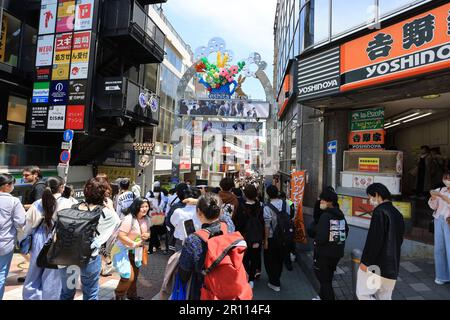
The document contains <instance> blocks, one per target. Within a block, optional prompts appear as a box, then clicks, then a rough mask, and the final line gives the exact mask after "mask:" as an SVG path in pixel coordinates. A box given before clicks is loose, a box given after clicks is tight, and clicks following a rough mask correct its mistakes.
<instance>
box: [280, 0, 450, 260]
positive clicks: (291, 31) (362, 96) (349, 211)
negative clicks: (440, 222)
mask: <svg viewBox="0 0 450 320" xmlns="http://www.w3.org/2000/svg"><path fill="white" fill-rule="evenodd" d="M449 11H450V7H449V4H448V2H447V1H383V0H376V1H374V0H367V1H366V0H365V1H358V2H351V4H350V2H349V1H339V0H316V1H313V0H311V1H279V3H278V7H277V14H276V20H275V29H274V30H275V48H277V49H276V52H275V57H274V63H275V65H276V66H277V67H276V68H275V71H274V83H275V84H276V85H275V86H274V87H275V88H276V90H277V92H276V96H277V97H278V104H279V120H280V121H281V128H282V139H281V140H282V141H283V142H282V148H281V149H282V150H281V152H282V155H281V156H282V157H281V158H282V159H281V160H282V161H281V165H280V177H281V178H282V179H283V177H284V181H286V182H287V183H286V184H285V185H284V187H285V188H287V187H288V185H289V177H290V174H291V173H292V169H297V170H305V171H306V173H307V184H306V189H305V200H304V205H305V206H306V207H307V210H306V211H307V212H308V211H310V210H308V208H312V207H313V205H314V202H315V200H316V199H317V196H318V194H319V193H320V191H321V190H322V188H324V187H325V186H328V185H332V186H334V187H335V189H336V191H337V193H338V194H339V196H340V205H341V208H342V210H343V211H344V213H345V214H346V216H347V220H348V221H349V223H350V224H351V225H352V226H353V230H354V232H353V234H355V235H357V236H355V237H354V238H353V237H352V238H351V239H350V240H351V241H350V242H352V243H351V245H350V247H351V248H353V247H358V246H360V242H361V239H363V238H364V236H365V234H366V232H367V228H368V226H369V223H370V217H371V211H372V210H373V207H370V204H368V201H367V195H366V194H365V188H366V187H367V186H368V185H370V184H371V183H374V182H381V183H383V184H385V185H386V186H388V188H389V189H390V191H391V193H392V194H393V196H394V204H395V205H396V206H397V207H398V208H399V210H400V211H401V212H402V214H403V215H404V218H405V221H406V225H407V239H411V240H414V241H419V242H422V243H425V244H424V245H425V246H426V244H432V235H431V234H430V233H428V224H429V221H428V220H429V219H428V218H427V217H429V214H431V212H430V209H429V208H428V206H427V203H426V201H427V194H428V192H429V190H430V189H432V188H436V187H438V186H439V182H440V180H442V179H441V178H442V177H441V176H442V172H443V171H445V170H447V168H448V165H446V163H448V161H447V158H448V151H449V148H448V143H449V136H448V132H449V131H448V129H449V111H450V110H449V108H448V94H447V92H448V91H449V88H448V85H447V83H448V81H447V80H446V79H448V70H449V69H448V68H449V66H450V47H449V46H448V43H449V42H450V12H449ZM294 119H295V121H297V123H296V125H295V121H294ZM293 127H296V131H294V130H286V129H288V128H293ZM283 128H286V129H284V130H283ZM290 132H295V136H296V141H294V142H293V143H291V140H293V139H289V134H290ZM425 145H426V146H429V147H431V148H433V149H434V153H433V155H432V156H431V155H430V158H429V159H430V161H431V162H430V163H431V164H430V163H428V162H427V163H426V164H423V162H420V161H419V159H420V157H419V155H420V149H421V146H425ZM336 150H337V153H336V155H335V156H333V155H332V154H333V153H335V152H336ZM427 157H428V155H427ZM294 160H295V162H294ZM427 161H428V160H427ZM436 163H437V164H436ZM358 242H359V244H358ZM411 248H415V246H412V247H411ZM407 251H408V252H409V253H411V254H414V252H412V251H414V250H413V249H411V250H409V249H408V250H407Z"/></svg>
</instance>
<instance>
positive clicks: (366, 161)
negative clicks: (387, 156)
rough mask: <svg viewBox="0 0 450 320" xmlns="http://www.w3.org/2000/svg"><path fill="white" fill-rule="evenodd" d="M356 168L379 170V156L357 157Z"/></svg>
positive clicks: (360, 169)
mask: <svg viewBox="0 0 450 320" xmlns="http://www.w3.org/2000/svg"><path fill="white" fill-rule="evenodd" d="M358 170H359V171H360V172H380V158H359V159H358Z"/></svg>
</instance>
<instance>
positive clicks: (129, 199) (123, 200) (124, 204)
mask: <svg viewBox="0 0 450 320" xmlns="http://www.w3.org/2000/svg"><path fill="white" fill-rule="evenodd" d="M135 198H136V196H135V194H134V193H133V192H132V191H126V192H124V193H122V194H121V195H120V196H119V197H118V198H117V207H116V212H117V214H118V215H119V217H120V218H121V219H122V218H123V217H124V213H123V211H124V210H125V209H128V208H129V207H130V206H131V204H132V203H133V201H134V199H135Z"/></svg>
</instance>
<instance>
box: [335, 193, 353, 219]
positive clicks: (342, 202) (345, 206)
mask: <svg viewBox="0 0 450 320" xmlns="http://www.w3.org/2000/svg"><path fill="white" fill-rule="evenodd" d="M338 202H339V208H340V209H341V210H342V212H343V213H344V215H346V216H349V217H351V216H352V213H353V198H352V197H349V196H342V195H338Z"/></svg>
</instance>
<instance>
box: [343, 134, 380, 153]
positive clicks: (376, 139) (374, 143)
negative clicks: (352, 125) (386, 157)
mask: <svg viewBox="0 0 450 320" xmlns="http://www.w3.org/2000/svg"><path fill="white" fill-rule="evenodd" d="M385 136H386V131H384V130H370V131H352V132H350V136H349V139H348V140H349V141H348V144H349V145H350V147H351V149H359V150H373V149H383V148H384V143H385Z"/></svg>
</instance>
